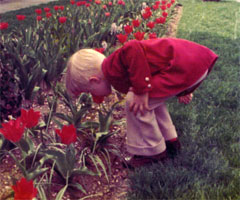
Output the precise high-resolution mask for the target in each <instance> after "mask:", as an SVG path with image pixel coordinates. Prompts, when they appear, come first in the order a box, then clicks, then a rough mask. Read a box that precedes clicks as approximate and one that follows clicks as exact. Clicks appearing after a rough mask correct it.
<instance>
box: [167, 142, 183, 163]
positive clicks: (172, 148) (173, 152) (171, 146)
mask: <svg viewBox="0 0 240 200" xmlns="http://www.w3.org/2000/svg"><path fill="white" fill-rule="evenodd" d="M166 146H167V155H168V157H170V158H174V157H176V156H177V155H178V154H179V153H180V152H181V143H180V142H179V140H178V139H176V140H174V141H166Z"/></svg>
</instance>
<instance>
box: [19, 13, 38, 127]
mask: <svg viewBox="0 0 240 200" xmlns="http://www.w3.org/2000/svg"><path fill="white" fill-rule="evenodd" d="M40 17H41V16H40ZM40 117H41V114H40V112H39V111H34V110H33V109H32V108H31V109H30V110H28V111H27V110H24V109H21V116H20V118H21V121H22V123H23V124H24V125H25V126H26V127H27V128H32V127H34V126H37V124H38V121H39V119H40Z"/></svg>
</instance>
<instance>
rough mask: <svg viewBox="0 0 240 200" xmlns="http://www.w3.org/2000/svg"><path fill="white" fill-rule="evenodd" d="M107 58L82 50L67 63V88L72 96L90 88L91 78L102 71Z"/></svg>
mask: <svg viewBox="0 0 240 200" xmlns="http://www.w3.org/2000/svg"><path fill="white" fill-rule="evenodd" d="M104 58H105V56H104V55H103V54H101V53H99V52H97V51H95V50H93V49H81V50H79V51H77V52H76V53H74V54H73V55H72V56H71V57H70V59H69V60H68V63H67V72H66V77H65V81H66V88H67V91H68V92H69V93H70V94H74V95H76V94H79V93H80V92H82V90H84V89H86V88H87V87H88V83H89V78H90V77H91V76H92V75H96V74H97V73H98V72H99V71H100V70H101V65H102V61H103V59H104Z"/></svg>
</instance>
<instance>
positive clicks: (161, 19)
mask: <svg viewBox="0 0 240 200" xmlns="http://www.w3.org/2000/svg"><path fill="white" fill-rule="evenodd" d="M155 22H156V23H157V24H164V23H165V22H166V18H165V17H159V18H157V19H156V20H155Z"/></svg>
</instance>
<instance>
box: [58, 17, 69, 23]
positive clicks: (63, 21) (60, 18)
mask: <svg viewBox="0 0 240 200" xmlns="http://www.w3.org/2000/svg"><path fill="white" fill-rule="evenodd" d="M58 21H59V22H60V23H61V24H64V23H65V22H66V21H67V17H59V19H58Z"/></svg>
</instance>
